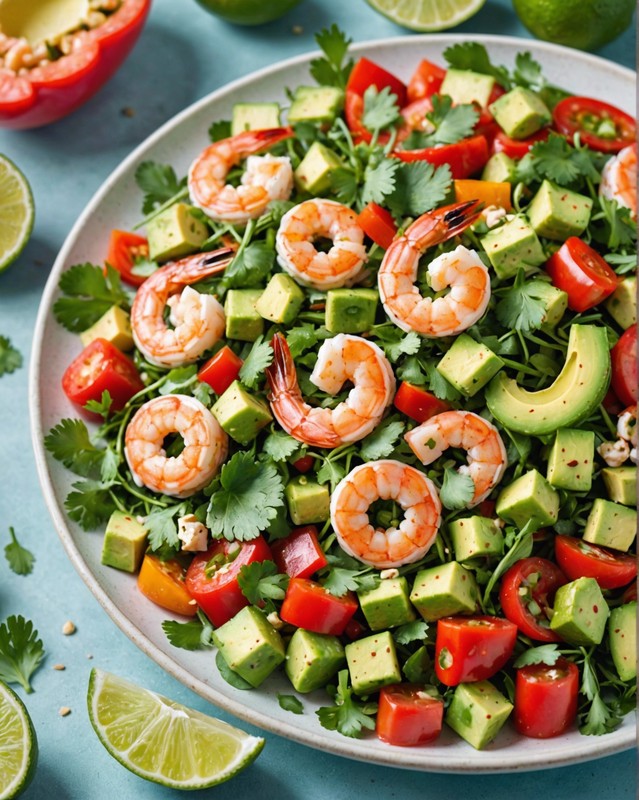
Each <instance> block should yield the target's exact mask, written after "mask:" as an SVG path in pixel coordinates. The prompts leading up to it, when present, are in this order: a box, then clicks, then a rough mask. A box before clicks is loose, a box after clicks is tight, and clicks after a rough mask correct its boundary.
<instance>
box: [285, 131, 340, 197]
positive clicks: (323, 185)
mask: <svg viewBox="0 0 639 800" xmlns="http://www.w3.org/2000/svg"><path fill="white" fill-rule="evenodd" d="M342 166H343V164H342V161H341V159H340V157H339V156H338V155H337V153H334V152H333V151H332V150H331V149H329V148H328V147H326V145H323V144H322V143H321V142H313V144H312V145H311V146H310V147H309V148H308V152H307V153H306V155H305V156H304V158H303V159H302V160H301V161H300V163H299V166H298V167H297V169H296V170H295V182H296V184H297V186H298V188H299V189H300V190H301V191H303V192H309V193H310V194H322V193H323V192H326V191H327V190H328V189H330V188H331V179H332V178H331V176H332V174H333V172H335V170H336V169H339V168H340V167H342Z"/></svg>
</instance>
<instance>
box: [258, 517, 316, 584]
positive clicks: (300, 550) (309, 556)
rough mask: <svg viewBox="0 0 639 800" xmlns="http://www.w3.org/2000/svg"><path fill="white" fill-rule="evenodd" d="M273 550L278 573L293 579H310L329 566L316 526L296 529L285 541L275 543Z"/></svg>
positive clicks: (280, 540) (279, 540) (272, 546)
mask: <svg viewBox="0 0 639 800" xmlns="http://www.w3.org/2000/svg"><path fill="white" fill-rule="evenodd" d="M271 550H272V552H273V560H274V561H275V563H276V564H277V569H278V571H279V572H285V573H286V574H287V575H290V576H291V578H308V577H310V576H311V575H312V574H313V573H314V572H317V570H318V569H322V567H325V566H326V565H327V564H328V561H327V559H326V556H325V555H324V551H323V550H322V546H321V545H320V543H319V541H318V539H317V528H316V527H315V525H304V527H302V528H295V530H293V531H292V532H291V533H290V534H289V535H288V536H287V537H286V538H285V539H277V540H276V541H274V542H273V543H272V544H271Z"/></svg>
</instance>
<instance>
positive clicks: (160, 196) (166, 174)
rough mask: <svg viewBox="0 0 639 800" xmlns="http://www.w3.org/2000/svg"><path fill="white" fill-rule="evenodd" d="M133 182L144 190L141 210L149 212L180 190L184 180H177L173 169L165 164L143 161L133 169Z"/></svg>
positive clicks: (145, 212) (184, 182)
mask: <svg viewBox="0 0 639 800" xmlns="http://www.w3.org/2000/svg"><path fill="white" fill-rule="evenodd" d="M135 182H136V183H137V185H138V186H139V187H140V189H142V191H143V192H144V201H143V203H142V212H143V213H144V214H150V213H151V212H152V211H153V209H154V208H155V207H156V205H162V204H163V203H166V202H167V201H169V200H171V199H172V198H173V197H175V195H176V194H178V193H179V192H180V190H181V189H182V187H183V186H184V185H185V184H186V181H185V180H183V181H178V179H177V177H176V175H175V170H174V169H173V167H170V166H168V165H167V164H158V163H157V162H155V161H143V162H142V163H141V164H140V165H139V166H138V168H137V169H136V171H135Z"/></svg>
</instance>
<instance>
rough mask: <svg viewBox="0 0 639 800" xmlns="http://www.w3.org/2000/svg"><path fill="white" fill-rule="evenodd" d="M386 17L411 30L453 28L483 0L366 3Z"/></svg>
mask: <svg viewBox="0 0 639 800" xmlns="http://www.w3.org/2000/svg"><path fill="white" fill-rule="evenodd" d="M366 2H367V3H368V4H369V5H370V6H371V7H372V8H374V9H375V11H379V13H380V14H383V15H384V16H385V17H387V18H388V19H390V20H391V21H392V22H395V23H396V24H397V25H402V26H403V27H404V28H409V29H410V30H413V31H421V32H423V33H432V32H434V31H446V30H448V29H449V28H454V27H455V26H457V25H460V24H461V23H462V22H465V21H466V20H467V19H470V18H471V17H472V16H474V15H475V14H476V13H477V12H478V11H479V10H480V9H481V7H482V6H483V5H484V3H485V2H486V0H366Z"/></svg>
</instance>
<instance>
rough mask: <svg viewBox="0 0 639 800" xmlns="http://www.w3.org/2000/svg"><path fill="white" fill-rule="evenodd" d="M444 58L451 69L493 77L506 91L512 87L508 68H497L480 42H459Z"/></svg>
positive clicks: (445, 52)
mask: <svg viewBox="0 0 639 800" xmlns="http://www.w3.org/2000/svg"><path fill="white" fill-rule="evenodd" d="M444 58H445V59H446V61H447V62H448V66H449V67H453V68H454V69H463V70H471V71H472V72H481V74H482V75H492V76H493V78H495V80H496V81H497V83H498V84H500V86H503V88H504V89H510V88H511V87H512V81H511V78H510V75H509V74H508V70H507V69H506V67H496V66H495V65H494V64H493V63H492V62H491V60H490V58H489V56H488V51H487V50H486V48H485V47H484V45H483V44H479V42H459V43H458V44H453V45H451V46H450V47H448V48H447V49H446V50H444Z"/></svg>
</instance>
